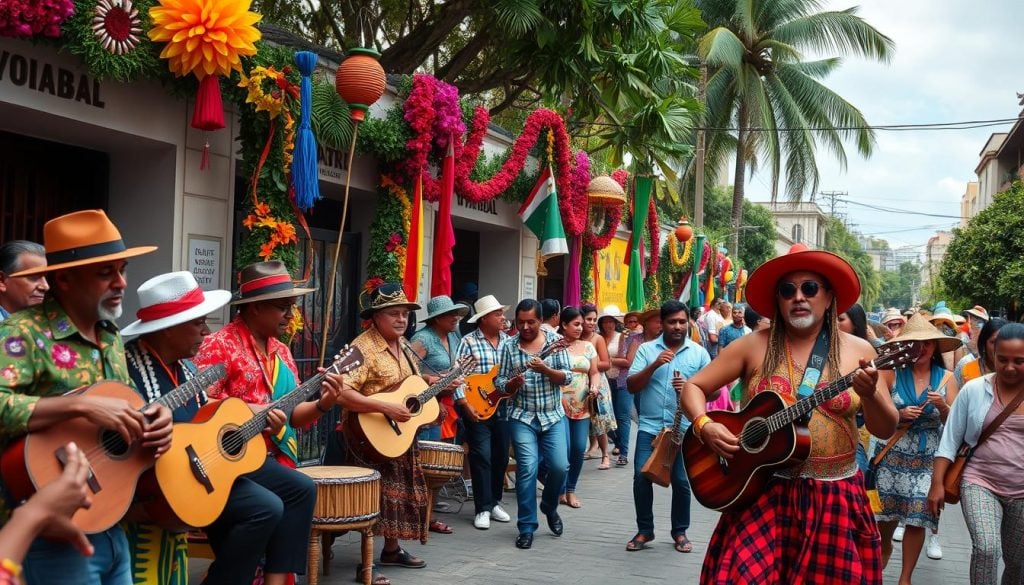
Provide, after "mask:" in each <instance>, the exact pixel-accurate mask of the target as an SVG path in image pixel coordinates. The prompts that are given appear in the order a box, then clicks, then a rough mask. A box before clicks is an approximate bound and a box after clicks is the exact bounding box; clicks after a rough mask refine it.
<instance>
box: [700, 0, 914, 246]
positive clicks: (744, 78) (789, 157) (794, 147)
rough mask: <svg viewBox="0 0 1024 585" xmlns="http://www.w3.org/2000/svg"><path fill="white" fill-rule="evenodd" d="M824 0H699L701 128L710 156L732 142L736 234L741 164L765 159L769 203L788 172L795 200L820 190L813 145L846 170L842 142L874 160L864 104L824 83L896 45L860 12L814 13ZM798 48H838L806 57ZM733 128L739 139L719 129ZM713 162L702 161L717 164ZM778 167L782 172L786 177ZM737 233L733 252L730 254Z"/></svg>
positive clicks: (788, 190)
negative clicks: (847, 63)
mask: <svg viewBox="0 0 1024 585" xmlns="http://www.w3.org/2000/svg"><path fill="white" fill-rule="evenodd" d="M821 4H822V2H821V1H820V0H696V5H697V7H698V8H699V9H700V11H701V16H702V17H703V19H704V21H705V22H707V23H708V29H709V30H708V32H707V33H705V34H704V36H703V38H702V39H701V41H700V44H699V47H698V52H699V55H700V57H701V58H702V59H703V60H704V62H705V63H706V64H707V65H708V67H709V68H710V71H709V73H710V76H709V78H708V85H707V105H706V112H705V126H707V127H709V128H712V129H714V130H713V131H711V132H709V147H708V152H709V153H714V152H719V153H721V152H724V149H722V148H716V147H715V146H714V145H715V143H716V141H721V140H723V139H733V140H735V145H736V146H735V154H736V173H735V179H734V191H733V202H732V225H733V231H738V229H739V226H740V225H742V223H743V197H744V180H745V178H746V174H747V167H748V165H749V166H750V171H751V172H754V171H756V169H757V166H758V163H759V162H763V164H766V165H768V167H769V169H770V171H771V177H772V200H773V201H774V200H775V199H776V197H777V196H778V187H779V182H780V180H781V178H782V176H783V174H785V196H786V198H787V199H789V200H791V201H799V200H800V199H801V198H802V197H803V196H804V195H805V194H807V193H813V192H815V191H816V190H817V189H818V179H819V177H818V167H817V163H816V160H815V150H816V148H817V147H818V146H819V145H821V146H823V147H824V148H826V149H827V150H828V151H829V152H830V153H831V154H832V155H833V156H835V157H836V159H838V161H839V162H840V164H841V165H842V166H843V168H845V166H846V151H845V149H844V147H843V141H844V140H853V141H854V143H855V144H856V145H857V151H858V152H859V153H860V154H861V155H863V156H870V155H871V151H872V148H873V146H874V142H875V136H874V132H873V131H872V130H871V129H870V128H869V127H868V124H867V121H866V120H865V119H864V116H863V115H861V113H860V110H858V109H857V108H856V107H854V106H853V105H852V104H850V103H849V102H847V101H846V100H845V99H843V98H842V96H840V95H838V94H836V93H835V92H833V91H832V90H831V89H829V88H828V87H826V86H825V85H824V84H823V83H822V81H823V80H824V79H825V78H826V77H828V75H829V74H830V73H831V72H833V71H835V69H836V68H837V67H838V66H839V64H840V63H841V62H842V59H841V57H842V56H845V55H850V54H853V55H858V56H863V57H867V58H870V59H875V60H877V61H881V62H883V63H884V62H888V61H889V60H890V59H891V57H892V53H893V51H894V48H895V45H894V43H893V41H892V39H890V38H889V37H887V36H885V35H883V34H882V33H880V32H879V31H878V30H876V29H875V28H874V27H872V26H871V25H869V24H868V23H867V22H865V21H864V20H863V19H862V18H860V17H859V16H857V8H856V7H854V8H848V9H846V10H840V11H826V12H819V10H820V8H821ZM804 52H809V53H814V54H817V55H828V54H838V55H839V56H833V57H826V58H822V59H817V60H805V56H804ZM730 129H735V132H736V133H735V137H734V138H732V137H730V136H728V135H726V134H725V133H726V132H728V131H729V130H730ZM720 162H721V160H718V161H716V160H711V159H709V160H708V162H707V166H717V165H718V164H719V163H720ZM783 165H785V170H784V173H783ZM737 237H738V236H736V235H734V236H733V239H732V241H731V245H730V249H733V250H736V249H737V243H736V238H737Z"/></svg>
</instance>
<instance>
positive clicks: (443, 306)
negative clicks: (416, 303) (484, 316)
mask: <svg viewBox="0 0 1024 585" xmlns="http://www.w3.org/2000/svg"><path fill="white" fill-rule="evenodd" d="M446 313H458V314H459V316H460V317H465V316H466V315H468V314H469V307H467V306H466V305H463V304H462V303H455V302H452V298H451V297H449V296H448V295H438V296H436V297H434V298H432V299H430V300H429V301H427V316H426V317H424V318H423V320H424V321H427V320H430V319H433V318H434V317H440V316H441V315H444V314H446Z"/></svg>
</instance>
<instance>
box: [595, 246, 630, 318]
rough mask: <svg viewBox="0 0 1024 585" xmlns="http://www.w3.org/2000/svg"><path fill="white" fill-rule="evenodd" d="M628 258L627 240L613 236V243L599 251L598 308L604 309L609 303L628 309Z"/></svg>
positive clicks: (622, 309) (597, 267) (596, 268)
mask: <svg viewBox="0 0 1024 585" xmlns="http://www.w3.org/2000/svg"><path fill="white" fill-rule="evenodd" d="M625 259H626V240H620V239H618V238H613V239H612V243H611V244H609V245H608V247H607V248H605V249H604V250H600V251H599V252H598V253H597V265H596V266H595V267H594V268H595V271H596V272H597V308H598V310H599V311H603V310H604V308H605V307H607V306H608V305H616V306H617V307H618V308H619V310H620V311H623V312H625V310H626V277H627V275H628V274H629V267H628V266H627V265H626V264H623V262H624V261H625Z"/></svg>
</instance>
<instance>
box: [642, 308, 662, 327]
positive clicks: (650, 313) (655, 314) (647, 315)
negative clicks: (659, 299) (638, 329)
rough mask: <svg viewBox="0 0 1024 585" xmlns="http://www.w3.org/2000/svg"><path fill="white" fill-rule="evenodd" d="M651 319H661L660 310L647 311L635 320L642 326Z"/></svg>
mask: <svg viewBox="0 0 1024 585" xmlns="http://www.w3.org/2000/svg"><path fill="white" fill-rule="evenodd" d="M652 317H661V309H647V310H646V311H644V312H642V313H640V314H639V315H638V316H637V320H639V321H640V324H641V325H643V324H644V323H646V322H647V320H648V319H650V318H652Z"/></svg>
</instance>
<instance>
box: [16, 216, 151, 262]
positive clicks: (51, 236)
mask: <svg viewBox="0 0 1024 585" xmlns="http://www.w3.org/2000/svg"><path fill="white" fill-rule="evenodd" d="M43 247H44V248H46V266H40V267H38V268H29V269H28V270H22V271H21V272H16V273H14V274H12V275H11V276H29V275H31V274H40V273H43V272H51V271H54V270H62V269H64V268H74V267H75V266H85V265H86V264H98V263H100V262H110V261H112V260H123V259H125V258H131V257H133V256H141V255H142V254H148V253H150V252H152V251H153V250H156V246H138V247H135V248H128V247H126V246H125V245H124V240H122V239H121V232H119V231H117V227H115V226H114V224H113V222H111V221H110V219H109V218H108V217H107V214H106V213H104V212H103V210H102V209H90V210H86V211H76V212H74V213H69V214H67V215H62V216H60V217H55V218H53V219H51V220H50V221H48V222H46V225H45V226H43Z"/></svg>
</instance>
